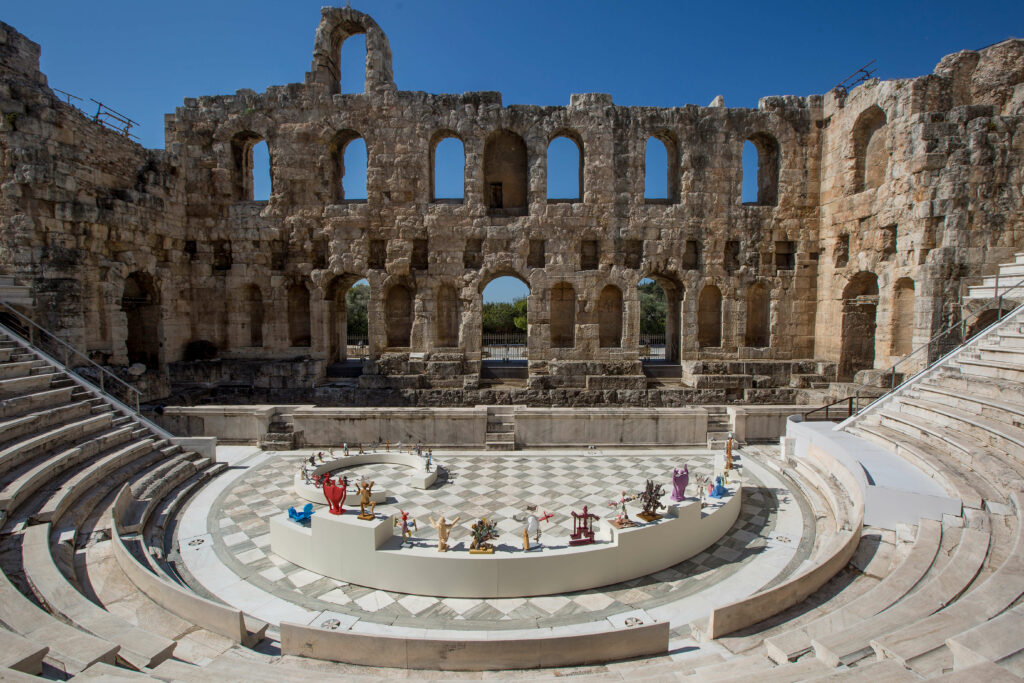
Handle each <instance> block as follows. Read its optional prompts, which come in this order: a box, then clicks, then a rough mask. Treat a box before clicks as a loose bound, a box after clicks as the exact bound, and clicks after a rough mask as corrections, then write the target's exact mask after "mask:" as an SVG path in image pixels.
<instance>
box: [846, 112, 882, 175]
mask: <svg viewBox="0 0 1024 683" xmlns="http://www.w3.org/2000/svg"><path fill="white" fill-rule="evenodd" d="M853 155H854V178H853V191H854V192H863V191H864V190H871V189H874V188H876V187H878V186H879V185H881V184H882V181H883V180H885V173H886V171H887V170H888V165H889V155H888V153H887V152H886V149H885V112H884V111H882V110H881V109H880V108H879V107H877V106H872V107H869V108H868V109H866V110H865V111H864V112H863V113H862V114H861V115H860V116H859V117H857V123H855V124H854V126H853Z"/></svg>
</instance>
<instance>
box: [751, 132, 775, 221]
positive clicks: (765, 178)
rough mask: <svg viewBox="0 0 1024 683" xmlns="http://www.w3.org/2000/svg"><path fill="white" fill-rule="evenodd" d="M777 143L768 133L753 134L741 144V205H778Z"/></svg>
mask: <svg viewBox="0 0 1024 683" xmlns="http://www.w3.org/2000/svg"><path fill="white" fill-rule="evenodd" d="M779 156H780V155H779V143H778V141H777V140H776V139H775V138H774V137H772V136H771V135H769V134H768V133H755V134H754V135H751V136H750V137H749V138H748V139H747V141H746V142H744V143H743V203H744V204H757V205H759V206H775V205H776V204H778V203H779Z"/></svg>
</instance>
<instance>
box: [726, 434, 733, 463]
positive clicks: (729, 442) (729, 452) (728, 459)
mask: <svg viewBox="0 0 1024 683" xmlns="http://www.w3.org/2000/svg"><path fill="white" fill-rule="evenodd" d="M725 469H726V471H729V470H731V469H732V434H730V435H729V438H728V439H727V440H726V442H725Z"/></svg>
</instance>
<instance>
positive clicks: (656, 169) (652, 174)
mask: <svg viewBox="0 0 1024 683" xmlns="http://www.w3.org/2000/svg"><path fill="white" fill-rule="evenodd" d="M678 197H679V148H678V146H677V145H676V141H675V139H674V138H672V137H671V136H670V135H669V134H668V133H661V134H657V135H652V136H651V137H649V138H647V144H646V146H645V148H644V199H645V200H646V201H647V202H650V203H654V204H673V203H675V202H676V201H677V200H678Z"/></svg>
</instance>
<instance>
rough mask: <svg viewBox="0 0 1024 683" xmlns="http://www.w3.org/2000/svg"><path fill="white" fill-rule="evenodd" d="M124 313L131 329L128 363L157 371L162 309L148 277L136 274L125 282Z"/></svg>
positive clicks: (122, 298) (128, 341) (128, 339)
mask: <svg viewBox="0 0 1024 683" xmlns="http://www.w3.org/2000/svg"><path fill="white" fill-rule="evenodd" d="M121 310H122V311H124V314H125V318H126V323H127V327H128V329H127V334H126V335H125V346H126V347H127V351H128V363H129V364H134V363H142V364H143V365H145V366H146V367H147V368H156V367H157V366H158V365H159V362H160V335H159V330H158V327H159V322H160V307H159V301H158V299H157V289H156V286H155V285H154V283H153V278H152V276H151V275H150V274H149V273H143V272H138V271H137V272H134V273H132V274H130V275H129V276H128V277H127V278H126V279H125V281H124V293H123V294H122V295H121Z"/></svg>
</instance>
